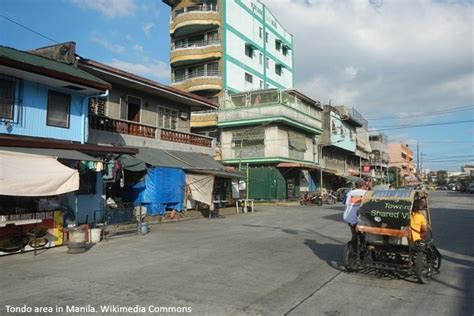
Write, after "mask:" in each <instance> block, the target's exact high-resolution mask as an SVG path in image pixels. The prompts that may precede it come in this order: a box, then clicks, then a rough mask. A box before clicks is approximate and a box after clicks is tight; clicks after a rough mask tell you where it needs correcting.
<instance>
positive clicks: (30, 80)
mask: <svg viewBox="0 0 474 316" xmlns="http://www.w3.org/2000/svg"><path fill="white" fill-rule="evenodd" d="M108 88H110V84H109V83H107V82H105V81H103V80H101V79H99V78H97V77H94V76H92V75H90V74H88V73H87V72H84V71H82V70H80V69H77V68H76V67H74V66H73V65H69V64H64V63H60V62H57V61H54V60H51V59H48V58H44V57H41V56H37V55H35V54H32V53H30V52H24V51H19V50H16V49H13V48H9V47H4V46H0V91H1V95H0V97H1V102H0V121H1V122H2V123H3V124H2V127H1V129H0V136H4V137H5V136H12V137H30V138H48V139H54V140H61V141H72V142H77V143H82V144H84V143H85V142H87V137H88V130H87V111H88V110H87V104H88V100H89V97H90V96H94V95H100V94H104V93H105V91H106V90H107V89H108Z"/></svg>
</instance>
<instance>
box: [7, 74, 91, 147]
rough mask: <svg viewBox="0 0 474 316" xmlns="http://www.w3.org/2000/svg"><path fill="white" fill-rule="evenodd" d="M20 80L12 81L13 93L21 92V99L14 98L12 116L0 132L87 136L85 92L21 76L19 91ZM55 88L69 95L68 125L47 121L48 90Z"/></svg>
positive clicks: (80, 139)
mask: <svg viewBox="0 0 474 316" xmlns="http://www.w3.org/2000/svg"><path fill="white" fill-rule="evenodd" d="M19 89H20V81H19V80H18V81H17V84H16V88H15V90H16V93H17V96H16V97H15V98H16V99H17V100H18V99H19V98H20V97H21V96H22V98H23V102H22V103H21V104H19V103H18V102H16V105H15V115H14V120H13V121H11V122H9V124H2V125H1V126H0V134H8V135H21V136H33V137H44V138H53V139H60V140H70V141H76V142H85V140H86V139H87V128H86V127H87V112H86V111H87V101H88V98H87V97H86V96H82V95H79V94H74V93H71V92H70V91H65V90H59V89H56V88H55V89H53V88H50V87H49V86H46V85H43V84H39V83H36V82H32V81H28V80H24V81H23V89H22V90H23V91H19ZM50 90H51V91H57V92H61V93H65V94H69V95H70V96H71V104H70V112H69V127H68V128H62V127H54V126H48V125H47V108H48V91H50Z"/></svg>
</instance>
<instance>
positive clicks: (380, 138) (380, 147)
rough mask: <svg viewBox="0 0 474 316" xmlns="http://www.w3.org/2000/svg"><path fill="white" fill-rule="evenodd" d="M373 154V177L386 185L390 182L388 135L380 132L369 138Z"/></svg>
mask: <svg viewBox="0 0 474 316" xmlns="http://www.w3.org/2000/svg"><path fill="white" fill-rule="evenodd" d="M369 139H370V147H371V148H372V154H371V159H370V171H371V174H372V177H373V178H375V179H377V180H378V181H379V182H382V183H386V182H387V181H388V164H389V160H390V157H389V151H388V138H387V135H385V134H383V133H380V132H373V133H371V135H370V136H369Z"/></svg>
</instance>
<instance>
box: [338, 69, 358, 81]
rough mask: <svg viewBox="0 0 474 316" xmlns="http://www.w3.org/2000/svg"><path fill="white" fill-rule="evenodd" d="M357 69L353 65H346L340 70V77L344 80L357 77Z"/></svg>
mask: <svg viewBox="0 0 474 316" xmlns="http://www.w3.org/2000/svg"><path fill="white" fill-rule="evenodd" d="M358 72H359V70H358V69H357V68H355V67H353V66H348V67H346V68H344V70H343V71H342V77H343V78H345V79H346V80H352V79H354V78H355V77H357V73H358Z"/></svg>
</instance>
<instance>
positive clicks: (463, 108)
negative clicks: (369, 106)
mask: <svg viewBox="0 0 474 316" xmlns="http://www.w3.org/2000/svg"><path fill="white" fill-rule="evenodd" d="M472 110H474V105H464V106H459V107H454V108H451V109H444V110H437V111H430V112H415V113H412V114H407V115H400V116H395V115H393V116H385V117H372V118H371V117H369V118H365V119H366V120H371V121H381V120H396V119H404V118H414V117H417V116H434V115H441V114H450V113H455V112H462V111H472Z"/></svg>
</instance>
